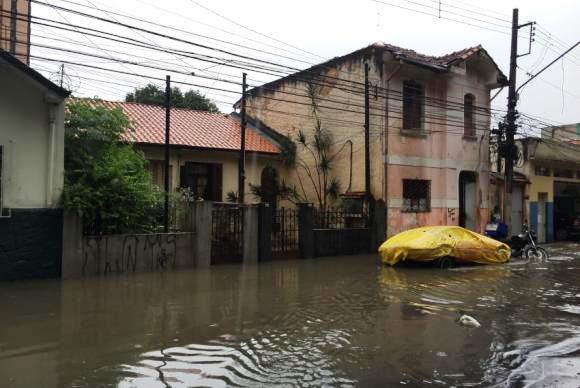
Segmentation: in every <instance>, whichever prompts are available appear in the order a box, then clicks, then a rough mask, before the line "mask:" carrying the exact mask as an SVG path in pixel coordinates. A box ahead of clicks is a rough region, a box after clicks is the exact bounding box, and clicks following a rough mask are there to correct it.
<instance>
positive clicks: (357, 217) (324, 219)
mask: <svg viewBox="0 0 580 388" xmlns="http://www.w3.org/2000/svg"><path fill="white" fill-rule="evenodd" d="M368 219H369V217H368V213H367V211H366V210H363V211H361V212H349V211H346V210H344V209H327V210H325V211H321V210H319V209H317V210H316V211H315V217H314V229H364V228H367V227H368Z"/></svg>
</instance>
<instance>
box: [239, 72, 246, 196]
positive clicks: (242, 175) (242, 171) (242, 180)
mask: <svg viewBox="0 0 580 388" xmlns="http://www.w3.org/2000/svg"><path fill="white" fill-rule="evenodd" d="M246 76H247V74H246V73H243V76H242V104H241V108H240V127H241V135H240V136H241V147H240V160H239V163H238V202H239V203H241V204H243V203H244V196H245V189H246V187H245V185H246V87H247V85H246Z"/></svg>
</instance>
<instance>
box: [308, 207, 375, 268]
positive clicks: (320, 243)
mask: <svg viewBox="0 0 580 388" xmlns="http://www.w3.org/2000/svg"><path fill="white" fill-rule="evenodd" d="M369 223H370V220H369V215H368V213H367V212H366V210H363V211H361V212H348V211H345V210H343V209H328V210H326V211H324V212H323V211H320V210H317V211H316V213H315V219H314V255H315V256H316V257H320V256H341V255H356V254H360V253H368V251H369V246H370V241H371V229H370V227H369Z"/></svg>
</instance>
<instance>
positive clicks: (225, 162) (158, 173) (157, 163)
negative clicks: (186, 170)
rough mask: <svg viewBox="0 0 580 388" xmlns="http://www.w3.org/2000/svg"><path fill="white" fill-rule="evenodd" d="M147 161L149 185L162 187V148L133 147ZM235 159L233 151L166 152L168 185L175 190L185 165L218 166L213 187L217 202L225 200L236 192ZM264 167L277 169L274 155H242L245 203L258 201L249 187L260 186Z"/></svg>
mask: <svg viewBox="0 0 580 388" xmlns="http://www.w3.org/2000/svg"><path fill="white" fill-rule="evenodd" d="M135 147H136V148H137V149H138V150H140V151H142V152H143V153H144V155H145V158H146V159H147V160H148V161H149V166H150V171H151V173H152V177H153V182H154V183H155V184H156V185H158V186H159V187H163V182H164V173H163V171H164V157H165V154H164V148H163V146H159V145H136V146H135ZM238 158H239V154H238V153H237V152H228V151H218V150H216V151H201V150H194V149H188V148H178V147H172V149H171V153H170V163H169V164H170V174H171V175H170V186H171V191H176V190H177V189H178V188H179V187H181V185H182V184H183V182H181V176H180V171H181V169H182V167H184V166H185V165H186V163H195V164H198V165H211V166H220V171H221V172H220V174H219V175H220V176H221V179H219V182H218V183H217V186H218V187H219V197H218V198H214V199H215V200H218V201H226V200H227V197H228V193H230V192H232V193H237V192H238ZM266 166H272V167H275V168H277V169H278V170H279V171H280V170H281V168H280V164H279V158H278V156H277V155H265V154H258V153H255V152H249V153H247V154H246V191H245V192H246V198H245V199H246V203H258V202H260V201H259V199H258V198H255V197H254V196H252V194H251V191H250V184H253V185H260V184H261V175H262V171H263V170H264V168H265V167H266Z"/></svg>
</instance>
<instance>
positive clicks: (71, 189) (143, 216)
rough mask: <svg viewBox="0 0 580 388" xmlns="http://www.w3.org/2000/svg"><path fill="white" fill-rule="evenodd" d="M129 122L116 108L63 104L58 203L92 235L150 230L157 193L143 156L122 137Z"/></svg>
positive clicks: (155, 208) (152, 226)
mask: <svg viewBox="0 0 580 388" xmlns="http://www.w3.org/2000/svg"><path fill="white" fill-rule="evenodd" d="M128 126H129V120H128V119H127V117H126V116H125V115H124V114H123V112H122V111H121V110H119V109H107V108H104V107H99V106H96V107H93V106H89V105H88V104H86V103H83V102H76V103H72V104H69V105H68V106H67V117H66V122H65V187H64V191H63V197H62V202H63V206H64V207H65V209H69V210H74V211H76V212H77V213H79V214H80V215H82V216H83V218H84V220H85V221H88V222H92V223H94V225H93V228H92V229H93V232H95V233H123V232H134V231H147V230H151V229H153V228H155V226H156V216H158V212H159V204H160V199H161V198H162V193H161V192H160V191H159V190H157V189H155V188H154V187H153V185H152V184H151V176H150V174H149V171H148V170H147V160H146V159H145V158H144V156H143V154H142V153H140V152H138V151H136V150H134V149H133V147H132V146H131V145H130V144H127V143H125V142H123V141H122V134H123V132H124V131H125V129H126V128H127V127H128Z"/></svg>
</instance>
